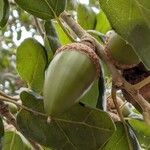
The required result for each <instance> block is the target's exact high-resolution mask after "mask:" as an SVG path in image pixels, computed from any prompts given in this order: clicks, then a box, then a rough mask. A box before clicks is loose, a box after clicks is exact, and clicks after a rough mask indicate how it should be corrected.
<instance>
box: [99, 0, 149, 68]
mask: <svg viewBox="0 0 150 150" xmlns="http://www.w3.org/2000/svg"><path fill="white" fill-rule="evenodd" d="M99 2H100V6H101V7H102V9H103V11H104V12H105V14H106V16H107V17H108V20H109V21H110V23H111V25H112V27H113V29H114V30H115V31H116V32H117V33H119V34H120V35H121V36H122V37H123V38H124V39H125V40H126V41H127V42H129V43H130V44H131V45H132V46H133V47H134V49H135V51H136V53H137V54H138V56H139V57H140V59H141V60H142V62H143V63H144V64H145V66H146V67H147V69H149V70H150V59H149V58H150V44H149V43H150V1H149V0H142V1H141V0H115V1H114V0H109V1H107V2H106V0H99Z"/></svg>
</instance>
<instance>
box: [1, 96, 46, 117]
mask: <svg viewBox="0 0 150 150" xmlns="http://www.w3.org/2000/svg"><path fill="white" fill-rule="evenodd" d="M0 101H6V102H10V103H13V104H15V105H16V106H18V107H19V108H22V109H24V110H26V111H28V112H31V113H33V114H35V115H37V116H42V117H48V115H46V114H44V113H41V112H38V111H35V110H32V109H30V108H28V107H26V106H24V105H21V104H19V103H17V102H15V101H12V100H11V99H8V98H4V97H0Z"/></svg>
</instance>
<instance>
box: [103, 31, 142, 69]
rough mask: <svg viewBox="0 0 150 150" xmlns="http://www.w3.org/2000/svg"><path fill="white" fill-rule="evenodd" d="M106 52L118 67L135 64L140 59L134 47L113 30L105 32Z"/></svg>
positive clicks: (127, 66)
mask: <svg viewBox="0 0 150 150" xmlns="http://www.w3.org/2000/svg"><path fill="white" fill-rule="evenodd" d="M105 44H106V52H107V54H108V56H109V57H110V58H111V59H112V60H113V62H114V65H115V66H116V67H118V68H119V69H127V68H132V67H133V66H136V65H137V64H138V63H139V62H140V60H139V58H138V56H137V55H136V53H135V51H134V49H133V48H132V47H131V46H130V45H129V44H128V43H127V42H126V41H125V40H124V39H123V38H122V37H121V36H119V35H118V34H117V33H115V31H109V32H107V33H106V42H105Z"/></svg>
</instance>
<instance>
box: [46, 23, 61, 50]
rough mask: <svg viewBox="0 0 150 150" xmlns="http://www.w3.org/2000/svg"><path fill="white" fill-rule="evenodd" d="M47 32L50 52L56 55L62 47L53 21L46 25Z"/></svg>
mask: <svg viewBox="0 0 150 150" xmlns="http://www.w3.org/2000/svg"><path fill="white" fill-rule="evenodd" d="M44 28H45V32H46V38H47V40H48V42H49V46H50V48H51V49H50V50H51V51H52V52H53V53H55V51H56V50H57V49H58V48H59V47H60V46H61V44H60V42H59V38H58V35H57V32H56V30H55V27H54V25H53V23H52V21H46V22H45V25H44ZM50 50H49V51H50Z"/></svg>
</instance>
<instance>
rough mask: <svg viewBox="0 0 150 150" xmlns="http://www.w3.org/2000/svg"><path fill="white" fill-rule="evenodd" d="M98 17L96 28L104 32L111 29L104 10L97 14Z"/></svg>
mask: <svg viewBox="0 0 150 150" xmlns="http://www.w3.org/2000/svg"><path fill="white" fill-rule="evenodd" d="M96 18H97V23H96V27H95V30H97V31H99V32H101V33H104V34H105V33H106V32H107V31H109V30H111V26H110V23H109V21H108V19H107V17H106V15H105V14H104V12H103V11H100V12H99V13H98V14H97V16H96Z"/></svg>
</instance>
